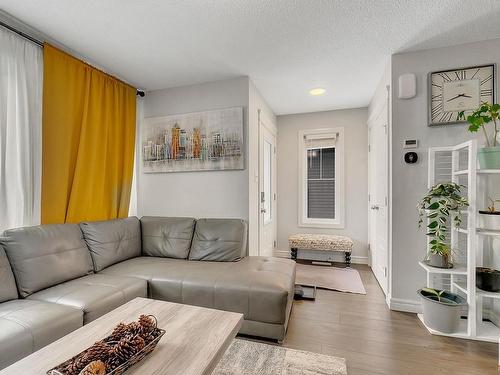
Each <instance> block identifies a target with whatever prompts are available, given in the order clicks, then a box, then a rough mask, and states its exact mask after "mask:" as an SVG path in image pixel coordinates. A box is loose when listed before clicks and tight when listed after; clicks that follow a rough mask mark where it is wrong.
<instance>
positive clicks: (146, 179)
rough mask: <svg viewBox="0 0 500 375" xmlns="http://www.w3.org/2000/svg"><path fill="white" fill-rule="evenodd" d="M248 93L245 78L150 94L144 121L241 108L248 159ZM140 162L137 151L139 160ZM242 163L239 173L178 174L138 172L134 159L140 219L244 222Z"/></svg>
mask: <svg viewBox="0 0 500 375" xmlns="http://www.w3.org/2000/svg"><path fill="white" fill-rule="evenodd" d="M248 92H249V79H248V77H240V78H235V79H229V80H224V81H216V82H209V83H202V84H198V85H191V86H183V87H178V88H171V89H165V90H158V91H151V92H148V93H147V94H146V97H145V98H144V117H145V118H147V117H158V116H167V115H173V114H181V113H190V112H199V111H205V110H213V109H220V108H229V107H243V108H244V137H245V153H246V156H248V95H249V94H248ZM139 135H140V132H139ZM138 141H139V142H140V140H138ZM140 157H141V156H140V152H139V153H138V158H140ZM245 159H246V160H245V169H244V170H232V171H203V172H177V173H143V171H142V163H141V162H140V160H139V162H138V174H137V178H138V181H137V212H138V215H139V217H140V216H145V215H148V216H180V217H218V218H241V219H245V220H248V167H247V166H248V158H247V157H246V158H245Z"/></svg>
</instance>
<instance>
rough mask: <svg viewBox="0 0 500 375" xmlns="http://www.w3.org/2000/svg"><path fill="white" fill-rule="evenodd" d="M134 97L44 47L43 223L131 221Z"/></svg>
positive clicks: (132, 90) (117, 84)
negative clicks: (129, 219) (129, 217)
mask: <svg viewBox="0 0 500 375" xmlns="http://www.w3.org/2000/svg"><path fill="white" fill-rule="evenodd" d="M135 124H136V89H135V88H133V87H131V86H129V85H127V84H125V83H123V82H121V81H119V80H117V79H116V78H113V77H111V76H109V75H107V74H105V73H103V72H101V71H100V70H98V69H95V68H93V67H91V66H90V65H88V64H85V63H84V62H82V61H80V60H78V59H75V58H74V57H72V56H70V55H68V54H66V53H64V52H62V51H60V50H58V49H57V48H55V47H52V46H51V45H49V44H45V46H44V76H43V133H42V145H43V153H42V223H44V224H49V223H66V222H69V223H76V222H80V221H85V220H106V219H114V218H118V217H126V216H127V215H128V207H129V201H130V190H131V187H132V174H133V164H134V145H135Z"/></svg>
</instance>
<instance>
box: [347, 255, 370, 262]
mask: <svg viewBox="0 0 500 375" xmlns="http://www.w3.org/2000/svg"><path fill="white" fill-rule="evenodd" d="M351 263H355V264H368V257H361V256H358V255H352V256H351Z"/></svg>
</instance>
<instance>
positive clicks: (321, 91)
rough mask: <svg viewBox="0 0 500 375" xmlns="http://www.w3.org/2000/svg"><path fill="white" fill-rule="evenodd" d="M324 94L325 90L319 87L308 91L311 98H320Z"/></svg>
mask: <svg viewBox="0 0 500 375" xmlns="http://www.w3.org/2000/svg"><path fill="white" fill-rule="evenodd" d="M325 92H326V90H325V89H324V88H321V87H317V88H315V89H311V90H309V94H311V95H312V96H321V95H323V94H324V93H325Z"/></svg>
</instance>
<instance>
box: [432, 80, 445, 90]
mask: <svg viewBox="0 0 500 375" xmlns="http://www.w3.org/2000/svg"><path fill="white" fill-rule="evenodd" d="M432 86H434V87H437V88H438V89H442V88H443V86H440V85H438V84H437V83H434V82H432Z"/></svg>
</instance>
